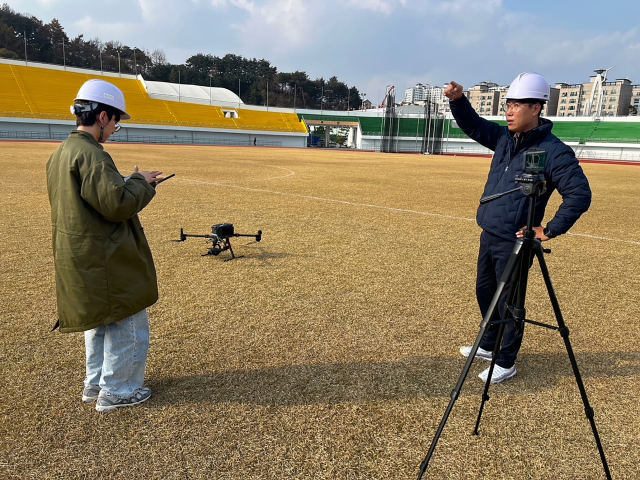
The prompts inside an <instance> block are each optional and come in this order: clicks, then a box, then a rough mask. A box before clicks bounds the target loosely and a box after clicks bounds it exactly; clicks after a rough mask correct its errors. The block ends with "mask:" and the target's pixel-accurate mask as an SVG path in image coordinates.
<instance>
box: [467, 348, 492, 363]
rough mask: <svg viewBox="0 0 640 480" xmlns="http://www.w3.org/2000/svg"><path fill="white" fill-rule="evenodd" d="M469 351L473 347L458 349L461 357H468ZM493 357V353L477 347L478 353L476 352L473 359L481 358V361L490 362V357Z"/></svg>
mask: <svg viewBox="0 0 640 480" xmlns="http://www.w3.org/2000/svg"><path fill="white" fill-rule="evenodd" d="M471 350H473V347H460V354H461V355H462V356H463V357H467V358H468V357H469V355H470V354H471ZM492 355H493V352H492V351H490V350H485V349H484V348H481V347H478V351H477V352H476V357H475V358H481V359H482V360H489V361H491V356H492Z"/></svg>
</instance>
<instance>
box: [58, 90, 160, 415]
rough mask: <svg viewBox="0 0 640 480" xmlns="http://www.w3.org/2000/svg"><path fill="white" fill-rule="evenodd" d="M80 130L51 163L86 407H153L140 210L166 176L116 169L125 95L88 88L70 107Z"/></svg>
mask: <svg viewBox="0 0 640 480" xmlns="http://www.w3.org/2000/svg"><path fill="white" fill-rule="evenodd" d="M71 111H72V113H73V114H75V115H76V116H77V121H76V125H77V130H74V131H73V132H71V134H70V135H69V138H67V140H65V141H64V142H63V143H62V144H61V145H60V146H59V147H58V148H57V149H56V151H55V152H54V153H53V154H52V155H51V158H50V159H49V162H48V163H47V168H46V172H47V188H48V193H49V202H50V204H51V223H52V231H53V257H54V264H55V279H56V291H57V305H58V323H59V326H60V331H61V332H63V333H68V332H84V338H85V348H86V378H85V380H84V390H83V393H82V400H83V401H84V402H85V403H92V402H94V401H95V402H96V410H97V411H99V412H110V411H113V410H115V409H117V408H120V407H127V406H133V405H138V404H140V403H142V402H145V401H147V400H148V399H149V398H150V396H151V390H150V389H149V388H145V387H144V386H143V385H144V376H145V369H146V362H147V353H148V349H149V319H148V316H147V310H146V309H147V307H149V306H150V305H153V304H154V303H155V302H156V301H157V300H158V285H157V279H156V271H155V266H154V263H153V258H152V255H151V250H150V248H149V244H148V243H147V239H146V238H145V235H144V233H143V230H142V226H141V224H140V220H139V219H138V213H139V212H140V211H141V210H142V209H143V208H145V207H146V206H147V205H148V204H149V202H150V201H151V199H152V198H153V197H154V195H155V184H156V182H158V181H160V180H162V177H161V174H162V172H160V171H150V172H149V171H142V172H141V171H139V170H138V167H135V168H134V173H133V174H132V175H131V176H129V177H126V178H123V176H122V175H121V174H120V173H119V172H118V169H117V168H116V165H115V163H114V162H113V159H112V158H111V156H110V155H109V154H108V153H106V152H105V151H104V149H103V147H102V145H101V144H102V143H104V142H106V141H107V140H108V139H109V137H110V136H111V135H112V134H114V133H115V132H117V131H118V130H120V125H119V124H118V122H119V121H120V119H123V120H126V119H129V118H131V117H130V116H129V115H128V114H127V113H126V106H125V101H124V95H123V94H122V92H121V91H120V90H119V89H118V88H117V87H115V86H114V85H112V84H110V83H108V82H105V81H103V80H89V81H87V82H85V83H84V84H83V85H82V86H81V88H80V90H79V92H78V95H77V98H76V100H75V103H74V105H73V106H72V107H71Z"/></svg>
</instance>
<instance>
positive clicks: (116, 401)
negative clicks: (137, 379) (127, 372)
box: [96, 387, 151, 413]
mask: <svg viewBox="0 0 640 480" xmlns="http://www.w3.org/2000/svg"><path fill="white" fill-rule="evenodd" d="M150 398H151V389H150V388H146V387H145V388H139V389H137V390H136V391H135V392H133V394H132V395H131V396H130V397H127V398H122V397H118V396H117V395H112V394H110V393H107V392H105V391H101V392H100V395H98V401H97V402H96V410H97V411H98V412H102V413H108V412H113V411H114V410H116V409H118V408H122V407H133V406H135V405H140V404H141V403H144V402H146V401H147V400H149V399H150Z"/></svg>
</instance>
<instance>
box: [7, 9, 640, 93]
mask: <svg viewBox="0 0 640 480" xmlns="http://www.w3.org/2000/svg"><path fill="white" fill-rule="evenodd" d="M3 1H6V3H8V5H9V6H10V7H11V8H12V9H13V10H15V11H17V12H20V13H28V14H31V15H34V16H36V17H38V18H39V19H40V20H42V21H43V22H45V23H48V22H50V21H51V20H52V19H53V18H57V19H58V20H59V21H60V23H61V24H62V25H63V26H64V28H65V31H66V33H67V35H68V36H69V37H71V38H73V37H75V36H77V35H79V34H84V37H85V39H90V38H96V37H97V38H99V39H100V40H102V41H108V40H117V41H120V42H122V43H124V44H126V45H129V46H130V47H137V48H141V49H145V50H148V51H153V50H155V49H161V50H163V51H164V52H165V54H166V56H167V59H168V61H170V62H171V63H184V62H185V60H186V59H187V58H188V57H189V56H191V55H194V54H196V53H204V54H212V55H216V56H224V55H225V54H227V53H233V54H236V55H241V56H244V57H247V58H264V59H266V60H269V61H270V62H271V64H272V65H274V66H276V67H277V68H278V70H279V71H283V72H290V71H295V70H300V71H305V72H307V74H308V75H309V76H310V77H311V78H313V79H315V78H320V77H324V78H325V79H328V78H329V77H330V76H332V75H335V76H337V77H338V78H339V79H340V80H341V81H343V82H345V83H347V84H349V85H351V86H356V87H358V88H359V89H360V91H361V92H363V93H366V94H367V98H369V99H370V100H372V101H373V102H374V103H376V101H377V100H378V98H380V99H381V97H380V96H381V95H383V92H384V89H385V87H386V86H387V85H390V84H391V85H395V86H396V88H397V91H398V94H397V95H398V96H404V90H405V89H406V88H408V87H410V86H413V85H415V84H416V83H418V82H420V83H423V84H426V83H428V84H432V85H442V84H443V83H444V82H448V81H450V80H455V81H457V82H458V83H461V84H462V85H464V86H465V87H469V86H472V85H474V84H476V83H478V82H480V81H483V80H490V81H493V82H496V83H499V84H506V85H508V84H509V83H510V82H511V80H512V79H513V78H514V77H515V76H516V75H517V74H518V73H520V72H523V71H537V72H539V73H541V74H543V75H544V76H546V77H547V79H548V80H549V82H550V83H551V84H555V83H557V82H567V83H582V82H587V81H588V80H589V76H590V75H592V74H593V70H594V69H596V68H605V69H606V68H609V67H614V66H615V68H614V69H613V70H612V71H611V72H610V74H609V78H610V79H616V78H629V79H630V80H631V81H632V82H633V83H636V84H640V30H639V25H640V1H638V0H619V1H616V2H612V1H611V2H600V1H593V0H587V1H573V0H568V1H564V0H555V1H551V0H536V1H519V0H449V1H431V0H206V1H205V0H108V1H106V2H105V1H103V0H102V1H95V0H86V1H83V2H78V1H71V0H3Z"/></svg>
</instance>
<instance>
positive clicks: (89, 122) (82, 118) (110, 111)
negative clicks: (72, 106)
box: [76, 100, 120, 127]
mask: <svg viewBox="0 0 640 480" xmlns="http://www.w3.org/2000/svg"><path fill="white" fill-rule="evenodd" d="M91 103H92V102H89V101H87V100H78V101H76V105H91ZM102 112H107V115H109V118H110V119H111V117H113V116H115V117H116V123H118V122H119V121H120V110H118V109H117V108H113V107H112V106H110V105H105V104H104V103H98V104H97V106H96V107H95V108H94V109H93V110H88V111H86V112H80V113H77V114H76V115H77V118H76V126H77V127H79V126H81V125H82V126H83V127H91V126H93V125H95V124H96V121H97V119H98V116H99V115H100V114H101V113H102Z"/></svg>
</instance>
